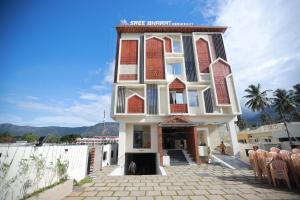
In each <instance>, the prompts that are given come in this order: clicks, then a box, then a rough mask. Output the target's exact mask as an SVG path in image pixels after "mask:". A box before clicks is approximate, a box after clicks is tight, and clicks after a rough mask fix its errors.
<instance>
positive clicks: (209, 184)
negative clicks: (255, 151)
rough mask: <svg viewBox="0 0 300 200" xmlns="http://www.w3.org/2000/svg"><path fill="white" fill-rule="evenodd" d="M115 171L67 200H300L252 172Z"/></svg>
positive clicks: (200, 169) (208, 168) (100, 175)
mask: <svg viewBox="0 0 300 200" xmlns="http://www.w3.org/2000/svg"><path fill="white" fill-rule="evenodd" d="M114 168H115V167H112V166H111V167H107V168H105V169H104V170H103V171H101V172H97V173H95V174H93V176H94V177H95V178H94V182H93V183H88V184H85V185H84V186H82V187H77V188H74V191H73V193H72V194H70V195H69V196H68V197H66V198H65V200H81V199H84V200H177V199H178V200H184V199H189V200H206V199H212V200H221V199H230V200H231V199H233V200H235V199H239V200H240V199H255V200H259V199H298V200H299V199H300V190H291V191H290V190H288V189H287V188H286V186H285V185H284V184H282V186H281V187H280V188H277V189H275V188H273V187H272V186H269V185H268V184H267V183H262V182H260V181H259V180H255V179H254V176H253V172H252V171H251V170H232V169H228V168H224V167H221V166H213V165H206V164H202V165H199V166H172V167H166V168H165V170H166V172H167V174H168V175H167V176H159V175H153V176H108V174H109V173H110V172H111V171H112V170H113V169H114Z"/></svg>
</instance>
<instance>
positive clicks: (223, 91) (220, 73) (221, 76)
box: [212, 61, 231, 104]
mask: <svg viewBox="0 0 300 200" xmlns="http://www.w3.org/2000/svg"><path fill="white" fill-rule="evenodd" d="M212 69H213V72H214V82H215V87H216V93H217V99H218V103H219V104H230V100H229V94H228V90H227V83H226V76H227V75H229V74H230V73H231V71H230V67H229V66H228V65H227V64H226V63H224V62H222V61H218V62H216V63H214V64H213V66H212Z"/></svg>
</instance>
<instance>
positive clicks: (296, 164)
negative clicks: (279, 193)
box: [248, 147, 300, 189]
mask: <svg viewBox="0 0 300 200" xmlns="http://www.w3.org/2000/svg"><path fill="white" fill-rule="evenodd" d="M248 153H249V162H250V164H251V166H252V168H253V171H254V175H255V177H258V178H259V179H260V180H267V181H268V183H269V184H272V183H273V185H274V186H275V187H277V186H278V181H279V180H284V181H285V182H286V183H287V185H288V187H289V189H291V188H292V186H297V187H298V188H300V149H292V151H291V152H290V151H286V150H280V149H278V148H276V147H272V148H271V149H270V152H268V151H265V150H262V149H258V150H256V151H254V150H250V151H249V152H248Z"/></svg>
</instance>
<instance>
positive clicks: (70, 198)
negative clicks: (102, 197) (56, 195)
mask: <svg viewBox="0 0 300 200" xmlns="http://www.w3.org/2000/svg"><path fill="white" fill-rule="evenodd" d="M83 198H84V197H65V198H64V199H63V200H82V199H83Z"/></svg>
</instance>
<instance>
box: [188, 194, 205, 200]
mask: <svg viewBox="0 0 300 200" xmlns="http://www.w3.org/2000/svg"><path fill="white" fill-rule="evenodd" d="M190 199H191V200H207V198H206V197H205V196H204V195H198V196H190Z"/></svg>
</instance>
